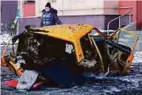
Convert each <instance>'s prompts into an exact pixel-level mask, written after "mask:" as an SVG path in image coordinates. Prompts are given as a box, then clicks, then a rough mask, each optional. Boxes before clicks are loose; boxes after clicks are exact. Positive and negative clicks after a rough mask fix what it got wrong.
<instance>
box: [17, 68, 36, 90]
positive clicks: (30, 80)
mask: <svg viewBox="0 0 142 95" xmlns="http://www.w3.org/2000/svg"><path fill="white" fill-rule="evenodd" d="M37 77H38V73H37V72H36V71H33V70H25V71H24V73H23V74H22V75H21V77H20V78H19V80H18V85H17V89H18V90H29V89H30V88H31V87H32V85H33V84H34V83H35V81H36V79H37Z"/></svg>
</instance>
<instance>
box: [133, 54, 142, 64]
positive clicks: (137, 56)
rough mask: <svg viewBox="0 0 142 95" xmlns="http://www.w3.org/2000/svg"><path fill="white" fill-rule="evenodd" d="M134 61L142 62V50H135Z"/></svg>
mask: <svg viewBox="0 0 142 95" xmlns="http://www.w3.org/2000/svg"><path fill="white" fill-rule="evenodd" d="M133 63H142V51H140V52H135V54H134V59H133Z"/></svg>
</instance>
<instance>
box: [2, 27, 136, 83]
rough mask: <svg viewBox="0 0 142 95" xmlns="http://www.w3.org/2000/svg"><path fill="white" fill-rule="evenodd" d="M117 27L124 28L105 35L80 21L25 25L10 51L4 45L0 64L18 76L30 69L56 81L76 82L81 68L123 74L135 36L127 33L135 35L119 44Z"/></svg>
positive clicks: (130, 57)
mask: <svg viewBox="0 0 142 95" xmlns="http://www.w3.org/2000/svg"><path fill="white" fill-rule="evenodd" d="M121 31H123V32H126V31H125V30H124V29H118V30H116V31H115V32H113V33H111V34H109V35H107V34H106V33H103V32H101V31H100V30H99V29H97V28H96V27H94V26H92V25H84V24H69V25H55V26H46V27H41V28H31V27H30V26H27V27H26V29H25V30H24V32H23V33H21V34H20V35H17V36H15V37H14V38H13V39H12V41H13V43H15V42H16V41H17V40H19V42H18V46H17V48H14V49H13V51H12V52H11V54H10V55H7V54H6V48H5V51H4V53H3V56H2V64H3V65H6V66H8V67H9V68H10V69H11V71H13V72H14V73H15V74H17V75H18V76H21V75H22V74H23V73H24V71H25V70H34V71H36V72H37V73H38V74H39V75H38V79H36V81H41V82H49V81H50V82H51V81H52V82H53V83H55V84H58V85H61V84H65V85H69V84H77V82H78V80H82V77H80V76H82V74H83V73H84V72H91V73H109V72H110V73H120V74H126V73H128V72H129V70H130V65H131V63H132V60H133V58H134V54H133V51H134V48H135V46H136V42H137V40H138V37H137V36H136V35H134V34H131V35H133V36H134V39H135V41H134V45H133V46H132V47H128V46H125V45H121V44H119V43H118V41H117V40H118V38H119V37H118V36H119V33H121ZM79 82H80V81H79Z"/></svg>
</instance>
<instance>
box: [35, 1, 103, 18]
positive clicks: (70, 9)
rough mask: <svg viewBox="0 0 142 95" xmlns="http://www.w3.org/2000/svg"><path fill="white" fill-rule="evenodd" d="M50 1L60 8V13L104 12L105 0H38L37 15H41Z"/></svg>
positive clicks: (92, 13) (62, 14) (85, 13)
mask: <svg viewBox="0 0 142 95" xmlns="http://www.w3.org/2000/svg"><path fill="white" fill-rule="evenodd" d="M48 1H50V2H51V1H54V2H51V4H52V6H53V7H54V8H55V9H57V10H58V15H60V16H67V15H69V16H70V15H97V14H98V15H100V14H103V12H104V10H103V6H104V0H36V16H41V10H42V9H44V7H45V4H46V3H47V2H48Z"/></svg>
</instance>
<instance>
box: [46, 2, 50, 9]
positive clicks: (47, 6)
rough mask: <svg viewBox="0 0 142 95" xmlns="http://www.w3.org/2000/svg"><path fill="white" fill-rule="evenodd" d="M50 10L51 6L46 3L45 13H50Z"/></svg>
mask: <svg viewBox="0 0 142 95" xmlns="http://www.w3.org/2000/svg"><path fill="white" fill-rule="evenodd" d="M50 9H51V4H50V3H49V2H48V3H47V4H46V5H45V11H50Z"/></svg>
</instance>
